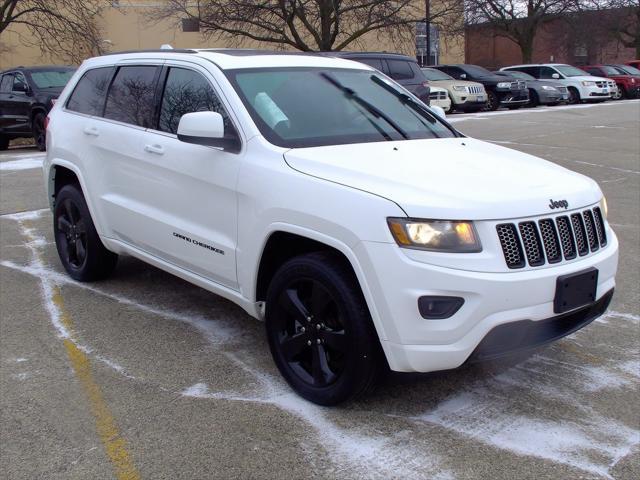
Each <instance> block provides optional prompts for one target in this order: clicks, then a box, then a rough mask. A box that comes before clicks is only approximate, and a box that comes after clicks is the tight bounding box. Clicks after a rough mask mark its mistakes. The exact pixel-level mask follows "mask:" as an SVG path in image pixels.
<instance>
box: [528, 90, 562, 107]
mask: <svg viewBox="0 0 640 480" xmlns="http://www.w3.org/2000/svg"><path fill="white" fill-rule="evenodd" d="M536 93H537V94H538V101H539V102H540V103H541V104H543V105H546V104H549V103H558V102H561V101H563V100H568V99H569V94H568V93H567V94H565V95H563V94H562V93H561V92H560V91H557V92H553V91H549V90H538V91H536Z"/></svg>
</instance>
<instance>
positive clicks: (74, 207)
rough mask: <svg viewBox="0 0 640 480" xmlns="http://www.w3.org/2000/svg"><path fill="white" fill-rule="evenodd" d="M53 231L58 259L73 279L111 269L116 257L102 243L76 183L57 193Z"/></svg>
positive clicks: (91, 277) (103, 273) (95, 276)
mask: <svg viewBox="0 0 640 480" xmlns="http://www.w3.org/2000/svg"><path fill="white" fill-rule="evenodd" d="M53 231H54V235H55V240H56V248H57V250H58V255H59V256H60V261H61V262H62V265H63V266H64V268H65V270H66V271H67V273H68V274H69V275H70V276H71V277H72V278H73V279H75V280H78V281H80V282H90V281H93V280H100V279H103V278H106V277H108V276H109V275H110V274H111V272H113V269H114V268H115V266H116V263H117V261H118V256H117V255H116V254H115V253H113V252H110V251H109V250H107V249H106V248H105V246H104V245H103V244H102V241H101V240H100V236H99V235H98V232H97V231H96V228H95V225H94V224H93V220H92V219H91V214H90V213H89V208H88V207H87V202H86V201H85V199H84V196H83V195H82V192H81V191H80V187H79V186H78V185H77V184H70V185H65V186H64V187H62V188H61V189H60V191H59V192H58V194H57V195H56V199H55V207H54V210H53Z"/></svg>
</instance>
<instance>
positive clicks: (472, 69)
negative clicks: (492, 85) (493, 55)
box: [462, 65, 495, 77]
mask: <svg viewBox="0 0 640 480" xmlns="http://www.w3.org/2000/svg"><path fill="white" fill-rule="evenodd" d="M462 70H463V71H464V72H466V73H468V74H469V75H472V76H474V77H493V76H495V74H493V73H491V72H490V71H489V70H487V69H486V68H483V67H479V66H478V65H465V66H464V67H462Z"/></svg>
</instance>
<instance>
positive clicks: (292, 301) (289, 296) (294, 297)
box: [280, 288, 309, 319]
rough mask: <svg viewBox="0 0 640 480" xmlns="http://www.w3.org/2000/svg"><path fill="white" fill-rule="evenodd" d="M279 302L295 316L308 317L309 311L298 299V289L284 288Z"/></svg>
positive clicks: (299, 317)
mask: <svg viewBox="0 0 640 480" xmlns="http://www.w3.org/2000/svg"><path fill="white" fill-rule="evenodd" d="M280 303H281V304H282V306H283V307H284V309H285V310H286V311H287V312H288V313H289V314H290V315H292V316H293V317H295V318H298V319H307V318H308V317H309V311H308V310H307V307H305V306H304V304H303V303H302V300H300V296H299V295H298V290H295V289H292V288H289V289H287V290H285V291H284V292H283V293H282V295H281V296H280Z"/></svg>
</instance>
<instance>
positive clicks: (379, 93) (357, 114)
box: [226, 67, 456, 148]
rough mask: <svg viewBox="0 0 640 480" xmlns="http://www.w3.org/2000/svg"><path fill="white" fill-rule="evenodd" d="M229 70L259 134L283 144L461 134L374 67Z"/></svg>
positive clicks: (299, 146)
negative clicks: (374, 70) (372, 68)
mask: <svg viewBox="0 0 640 480" xmlns="http://www.w3.org/2000/svg"><path fill="white" fill-rule="evenodd" d="M226 74H227V77H228V78H229V80H230V81H231V83H232V84H233V86H234V88H235V90H236V91H237V92H238V94H239V96H240V98H241V99H242V101H243V103H244V105H245V106H246V108H247V110H248V111H249V114H250V115H251V117H252V118H253V120H254V121H255V123H256V125H257V126H258V128H259V129H260V132H261V133H262V134H263V135H264V137H265V138H266V139H267V140H268V141H269V142H271V143H273V144H274V145H278V146H281V147H285V148H304V147H315V146H322V145H340V144H348V143H367V142H381V141H387V140H403V139H419V138H442V137H455V136H456V133H455V131H454V130H453V129H450V128H449V127H448V126H447V125H445V124H444V123H442V122H441V121H439V120H438V119H437V117H435V115H433V114H431V113H429V112H428V111H427V112H425V110H426V109H427V107H426V106H424V105H423V104H422V103H420V101H419V100H417V99H414V98H413V97H412V96H409V95H407V93H406V92H405V91H404V90H402V89H400V88H399V87H397V86H396V85H395V84H394V83H393V82H392V81H391V80H389V79H388V78H387V77H385V76H383V75H381V74H379V73H376V72H373V71H370V70H351V69H336V68H331V69H327V68H300V67H298V68H256V69H242V70H229V71H227V72H226Z"/></svg>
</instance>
